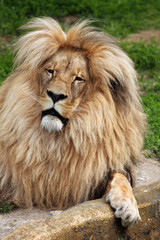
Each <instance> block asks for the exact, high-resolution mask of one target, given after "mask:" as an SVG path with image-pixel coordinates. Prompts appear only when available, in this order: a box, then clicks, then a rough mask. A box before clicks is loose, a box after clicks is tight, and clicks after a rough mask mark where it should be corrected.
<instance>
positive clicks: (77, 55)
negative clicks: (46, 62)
mask: <svg viewBox="0 0 160 240" xmlns="http://www.w3.org/2000/svg"><path fill="white" fill-rule="evenodd" d="M51 62H52V64H53V67H54V68H55V70H57V71H61V72H62V71H65V72H66V71H68V70H69V71H73V73H74V74H77V71H82V72H84V71H86V72H87V71H88V69H87V59H86V57H85V56H84V55H83V54H82V53H81V52H73V51H67V50H61V51H60V52H57V53H56V54H55V55H54V56H53V58H52V59H51ZM51 62H50V63H51Z"/></svg>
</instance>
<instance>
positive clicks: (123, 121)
mask: <svg viewBox="0 0 160 240" xmlns="http://www.w3.org/2000/svg"><path fill="white" fill-rule="evenodd" d="M23 29H24V30H25V34H24V35H23V36H21V37H20V38H19V39H18V40H17V42H16V44H15V52H16V55H15V62H14V64H15V65H14V66H15V67H14V70H13V72H12V73H11V75H10V76H9V77H8V78H7V79H6V80H5V81H4V83H3V84H2V86H1V88H0V156H1V157H0V199H1V200H2V199H6V200H8V201H12V202H13V203H15V204H17V205H18V206H21V207H27V208H30V207H33V206H37V207H39V208H46V209H66V208H69V207H71V206H73V205H75V204H78V203H82V202H84V201H87V200H92V199H96V198H101V197H104V199H105V200H106V202H109V203H110V205H111V207H112V208H114V209H115V216H116V217H118V218H121V219H122V225H123V226H129V225H130V224H132V223H134V222H137V221H138V220H139V219H140V215H139V211H138V207H137V203H136V199H135V197H134V195H133V192H132V186H133V185H134V182H135V173H134V166H135V165H136V163H137V162H138V160H139V159H140V156H141V149H142V147H143V139H144V132H145V121H146V120H145V114H144V112H143V108H142V104H141V100H140V97H139V87H138V83H137V74H136V71H135V69H134V65H133V62H132V60H131V59H130V58H129V57H128V56H127V55H126V54H125V53H124V52H123V50H122V49H121V48H120V47H119V46H118V45H117V43H116V42H115V40H114V39H113V38H112V37H110V36H109V35H107V34H105V33H103V32H102V31H100V30H99V29H96V28H94V27H91V26H90V21H88V20H83V21H80V22H78V23H77V24H75V25H74V26H72V27H71V28H70V29H69V30H68V32H66V33H65V32H64V31H63V30H62V29H61V27H60V25H59V24H58V22H56V20H54V19H52V18H47V17H42V18H34V19H32V20H31V21H29V22H28V23H27V24H26V25H25V26H23ZM27 29H28V30H29V31H28V32H27V33H26V30H27Z"/></svg>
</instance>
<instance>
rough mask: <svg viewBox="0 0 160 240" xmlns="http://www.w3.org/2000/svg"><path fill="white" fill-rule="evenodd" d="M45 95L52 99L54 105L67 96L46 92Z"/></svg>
mask: <svg viewBox="0 0 160 240" xmlns="http://www.w3.org/2000/svg"><path fill="white" fill-rule="evenodd" d="M47 95H48V96H49V97H50V98H51V99H52V101H53V102H54V103H56V102H58V101H60V100H64V99H66V98H67V97H68V96H67V95H64V94H55V93H54V92H52V91H50V90H47Z"/></svg>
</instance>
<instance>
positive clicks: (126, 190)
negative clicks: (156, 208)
mask: <svg viewBox="0 0 160 240" xmlns="http://www.w3.org/2000/svg"><path fill="white" fill-rule="evenodd" d="M105 198H106V202H109V203H110V205H111V207H112V208H114V209H115V216H116V217H117V218H121V219H122V226H124V227H128V226H130V225H131V224H133V223H136V222H138V220H141V218H140V215H139V211H138V206H137V202H136V199H135V197H134V195H133V192H132V188H131V186H130V184H129V182H128V180H127V179H126V177H125V176H124V175H122V174H119V173H115V174H112V178H111V180H110V182H109V184H108V189H107V192H106V196H105Z"/></svg>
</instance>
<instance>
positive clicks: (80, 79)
mask: <svg viewBox="0 0 160 240" xmlns="http://www.w3.org/2000/svg"><path fill="white" fill-rule="evenodd" d="M74 81H77V82H85V80H84V79H83V78H81V77H76V78H75V80H74Z"/></svg>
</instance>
